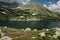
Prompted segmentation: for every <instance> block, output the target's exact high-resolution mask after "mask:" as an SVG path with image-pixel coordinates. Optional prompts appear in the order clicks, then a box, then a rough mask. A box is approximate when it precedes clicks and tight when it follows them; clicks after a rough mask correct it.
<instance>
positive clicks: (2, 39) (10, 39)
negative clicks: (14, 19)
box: [0, 36, 12, 40]
mask: <svg viewBox="0 0 60 40" xmlns="http://www.w3.org/2000/svg"><path fill="white" fill-rule="evenodd" d="M0 40H12V38H11V37H9V36H4V37H2V38H1V39H0Z"/></svg>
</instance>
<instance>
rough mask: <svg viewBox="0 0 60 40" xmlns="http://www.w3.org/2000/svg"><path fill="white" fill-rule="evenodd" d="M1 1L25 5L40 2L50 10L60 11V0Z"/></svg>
mask: <svg viewBox="0 0 60 40" xmlns="http://www.w3.org/2000/svg"><path fill="white" fill-rule="evenodd" d="M1 1H2V2H9V3H13V2H18V3H22V4H24V5H25V4H27V3H29V2H39V3H41V4H43V6H45V7H46V8H48V9H49V10H52V11H56V12H60V0H0V2H1Z"/></svg>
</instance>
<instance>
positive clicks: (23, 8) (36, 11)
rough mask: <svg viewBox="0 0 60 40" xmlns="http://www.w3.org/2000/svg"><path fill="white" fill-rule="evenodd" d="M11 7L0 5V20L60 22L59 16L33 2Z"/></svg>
mask: <svg viewBox="0 0 60 40" xmlns="http://www.w3.org/2000/svg"><path fill="white" fill-rule="evenodd" d="M7 5H8V4H7ZM13 5H14V4H13ZM13 5H11V7H8V6H6V5H3V6H2V4H1V5H0V20H9V21H21V20H23V21H34V20H35V21H40V20H60V14H58V13H57V12H53V11H50V10H48V9H47V8H45V7H44V6H42V5H40V4H39V3H34V2H33V3H29V4H26V5H18V4H16V5H17V6H16V5H14V6H13ZM9 6H10V5H9ZM15 6H16V7H15ZM5 17H6V18H5Z"/></svg>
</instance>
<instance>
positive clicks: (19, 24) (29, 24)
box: [0, 21, 60, 29]
mask: <svg viewBox="0 0 60 40" xmlns="http://www.w3.org/2000/svg"><path fill="white" fill-rule="evenodd" d="M0 26H8V27H13V28H22V29H23V28H32V29H44V28H45V29H46V28H53V27H59V26H60V22H49V21H0Z"/></svg>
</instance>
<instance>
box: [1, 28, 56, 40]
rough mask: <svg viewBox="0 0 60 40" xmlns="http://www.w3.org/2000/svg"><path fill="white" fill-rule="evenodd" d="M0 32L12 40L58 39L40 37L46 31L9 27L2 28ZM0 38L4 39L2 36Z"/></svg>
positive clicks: (48, 36)
mask: <svg viewBox="0 0 60 40" xmlns="http://www.w3.org/2000/svg"><path fill="white" fill-rule="evenodd" d="M0 30H1V32H3V33H5V35H4V36H9V37H10V38H12V40H57V38H55V37H53V36H52V35H45V36H41V35H40V33H42V32H45V31H46V30H37V29H34V30H26V29H15V28H7V27H0ZM43 35H44V34H43ZM0 38H2V36H1V35H0Z"/></svg>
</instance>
